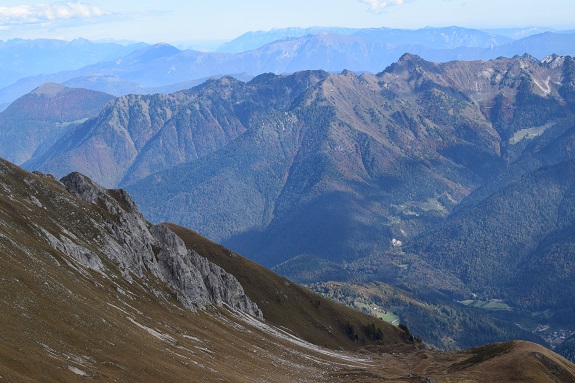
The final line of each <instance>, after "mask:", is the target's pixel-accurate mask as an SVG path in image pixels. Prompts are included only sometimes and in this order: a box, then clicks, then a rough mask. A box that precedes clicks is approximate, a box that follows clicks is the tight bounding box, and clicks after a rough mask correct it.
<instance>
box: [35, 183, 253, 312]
mask: <svg viewBox="0 0 575 383" xmlns="http://www.w3.org/2000/svg"><path fill="white" fill-rule="evenodd" d="M61 182H62V184H64V186H66V188H67V189H68V191H70V193H72V194H74V195H76V196H77V197H78V198H80V199H82V200H83V201H85V202H88V203H90V204H93V205H96V206H98V207H100V208H102V209H105V211H106V212H107V213H108V214H109V220H107V221H106V223H105V228H104V229H105V233H103V235H102V234H100V235H98V236H97V237H96V238H94V240H95V241H97V243H98V246H99V247H100V249H101V252H102V253H103V254H105V255H106V256H107V257H108V258H109V259H110V260H112V261H113V262H114V263H115V264H116V265H117V266H118V267H119V269H120V271H121V273H122V275H123V276H124V278H126V279H127V280H129V281H133V277H132V276H137V277H138V278H141V279H143V280H146V275H147V274H148V273H151V274H152V275H153V276H155V277H157V278H158V279H160V280H161V281H163V282H165V283H167V284H168V285H169V286H170V288H171V289H172V294H173V295H174V296H175V297H176V298H177V299H178V301H180V302H181V303H182V304H183V305H184V306H185V307H187V308H189V309H191V310H194V309H195V308H196V307H199V308H203V307H206V306H208V305H212V304H213V305H217V306H224V305H227V306H229V307H231V308H233V309H236V310H241V311H243V312H246V313H248V314H250V315H253V316H256V317H258V318H262V317H263V316H262V313H261V311H260V309H259V308H258V307H257V305H256V304H255V303H253V302H252V301H251V300H250V299H249V298H248V297H247V296H246V295H245V293H244V290H243V288H242V286H241V285H240V283H239V282H238V280H237V279H236V278H235V277H234V276H233V275H231V274H229V273H227V272H225V271H224V270H223V269H222V268H221V267H219V266H217V265H215V264H212V263H210V262H209V261H208V260H207V259H205V258H204V257H202V256H200V255H199V254H197V253H195V252H193V251H191V250H188V249H187V248H186V246H185V244H184V243H183V241H182V240H181V239H180V238H179V237H178V236H177V235H176V234H174V233H173V232H172V231H170V230H169V229H168V228H166V227H164V226H162V225H155V226H154V225H151V224H149V223H148V222H147V221H146V220H145V219H144V217H143V215H142V213H141V212H140V211H139V209H138V207H137V206H136V204H135V203H134V202H133V201H132V199H131V198H130V196H129V195H128V194H127V193H126V192H125V191H123V190H106V189H104V188H102V187H101V186H99V185H97V184H95V183H94V182H92V181H91V180H90V179H89V178H87V177H85V176H83V175H82V174H80V173H71V174H69V175H68V176H66V177H64V178H62V179H61ZM46 237H47V238H48V241H49V242H50V244H51V245H52V246H53V247H56V248H57V249H58V250H60V251H62V252H63V253H65V254H67V255H69V256H70V257H72V258H73V259H75V260H76V261H78V262H79V263H81V264H82V265H84V266H85V267H88V268H91V269H93V270H96V271H98V272H105V271H106V270H105V266H104V264H103V262H102V260H101V259H100V258H99V257H98V255H96V254H94V253H93V252H91V251H90V250H88V249H83V248H82V247H81V246H79V245H77V244H73V242H72V241H68V242H69V243H67V242H63V241H62V240H59V239H57V238H56V237H54V236H52V235H49V233H46ZM152 291H154V290H153V287H152ZM156 293H157V292H156Z"/></svg>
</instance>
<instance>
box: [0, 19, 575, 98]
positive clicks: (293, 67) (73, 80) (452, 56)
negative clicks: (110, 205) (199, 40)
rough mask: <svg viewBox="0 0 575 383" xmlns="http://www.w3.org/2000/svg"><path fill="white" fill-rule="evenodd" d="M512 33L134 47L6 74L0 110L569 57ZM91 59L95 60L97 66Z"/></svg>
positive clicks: (258, 38) (534, 37)
mask: <svg viewBox="0 0 575 383" xmlns="http://www.w3.org/2000/svg"><path fill="white" fill-rule="evenodd" d="M514 31H515V32H514V33H519V35H520V36H522V38H521V39H519V40H513V39H512V38H510V37H507V36H502V35H497V34H493V33H486V32H482V31H478V30H472V29H465V28H459V27H449V28H424V29H419V30H401V29H389V28H371V29H345V28H320V27H317V28H308V29H298V28H289V29H282V30H273V31H269V32H251V33H248V34H246V35H243V36H241V37H239V38H238V39H236V40H234V41H232V42H230V43H229V44H227V45H225V46H224V47H222V48H221V51H220V52H211V53H210V52H197V51H192V50H184V51H181V50H178V49H176V48H175V47H173V46H170V45H167V44H157V45H153V46H144V47H142V46H137V45H132V46H126V47H122V49H123V51H122V52H125V53H126V54H122V53H121V52H119V51H118V52H116V51H115V52H116V53H115V56H114V55H113V54H108V56H105V55H103V54H100V55H99V56H98V55H96V54H92V55H87V54H85V53H83V54H82V55H83V56H87V57H91V58H92V61H90V62H86V63H85V64H84V66H82V65H80V64H81V62H80V61H78V60H76V61H74V60H71V59H70V60H67V61H66V62H67V63H68V64H67V66H66V67H61V68H57V67H54V68H53V69H50V68H48V67H46V68H34V71H32V72H30V71H28V72H26V73H20V74H19V73H16V72H14V73H12V72H10V71H8V72H7V73H10V74H9V78H11V79H12V81H11V82H10V85H9V84H8V83H5V84H4V87H3V88H1V89H0V104H3V103H9V102H12V101H14V100H15V99H16V98H18V97H20V96H22V95H24V94H26V93H28V92H30V91H31V90H33V89H34V88H36V87H38V86H40V85H41V84H42V83H45V82H56V83H66V84H67V85H71V86H82V87H86V88H89V89H92V90H98V91H105V92H107V93H110V94H113V95H115V96H121V95H125V94H128V93H138V94H151V93H156V92H164V91H168V90H169V91H177V90H182V89H186V88H187V87H189V86H192V85H196V84H197V83H193V81H197V80H199V79H203V80H205V79H206V78H208V77H211V76H223V75H233V76H234V77H238V78H241V79H242V80H245V79H248V77H246V76H250V77H253V76H256V75H259V74H262V73H268V72H271V73H275V74H283V73H294V72H296V71H301V70H315V69H318V70H319V69H321V70H325V71H328V72H341V71H342V70H344V69H348V70H353V71H356V72H360V73H361V72H371V73H377V72H379V71H381V70H382V69H383V68H385V67H386V66H388V65H390V64H391V63H393V62H395V61H397V60H398V59H399V57H401V56H402V55H403V54H404V53H411V54H416V55H419V56H421V57H422V58H424V59H427V60H430V61H435V62H447V61H452V60H489V59H493V58H496V57H500V56H502V57H513V56H515V55H523V54H524V53H528V54H531V55H532V56H534V57H537V58H539V59H543V58H544V57H545V56H547V55H550V54H553V53H555V54H558V55H570V54H573V53H575V43H574V41H575V39H574V38H573V33H556V32H545V33H538V34H533V33H535V32H540V30H537V29H533V30H523V31H517V30H514ZM507 32H508V34H510V35H514V34H513V33H511V31H507ZM34 43H36V44H39V42H38V41H31V42H27V44H28V45H33V44H34ZM60 44H63V43H62V42H61V43H60ZM69 44H70V45H73V44H72V43H69ZM78 44H79V43H78V42H76V45H78ZM84 45H88V43H87V42H83V45H82V49H87V47H85V46H84ZM105 47H107V46H105ZM114 47H115V46H114ZM91 49H93V50H95V51H96V52H99V51H98V49H100V50H101V49H103V47H100V45H99V44H94V47H93V48H91ZM128 52H129V53H128ZM42 53H43V51H40V52H39V53H37V54H38V55H40V54H42ZM109 53H110V52H109ZM58 54H59V51H58V50H51V51H48V52H45V53H44V56H46V57H47V58H44V56H41V57H42V60H35V59H34V58H32V57H31V58H30V59H29V60H26V63H27V65H30V66H32V65H34V62H36V61H40V62H50V60H49V58H50V57H52V56H54V57H58V58H60V56H58ZM77 54H79V53H77ZM104 56H105V57H104ZM111 56H113V58H112V57H111ZM6 57H8V58H9V57H10V56H6ZM97 57H101V58H100V59H99V60H97ZM18 63H19V61H18V60H15V59H12V62H8V63H7V64H6V66H7V67H8V68H12V67H14V68H18ZM72 64H74V65H72ZM87 64H89V65H87ZM40 73H41V74H40ZM32 74H36V76H31V75H32ZM240 76H241V77H240ZM0 85H1V84H0Z"/></svg>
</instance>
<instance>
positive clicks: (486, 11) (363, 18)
mask: <svg viewBox="0 0 575 383" xmlns="http://www.w3.org/2000/svg"><path fill="white" fill-rule="evenodd" d="M451 25H457V26H463V27H471V28H501V27H525V26H532V25H536V26H545V27H553V28H557V29H575V1H573V0H277V1H275V0H204V1H198V0H181V1H180V0H161V1H160V0H89V1H88V0H87V1H84V0H80V1H58V2H54V1H50V0H38V1H23V0H2V1H1V3H0V40H8V39H11V38H16V37H22V38H39V37H46V38H61V39H66V40H71V39H73V38H77V37H84V38H87V39H90V40H99V39H125V40H137V41H145V42H149V43H155V42H160V41H164V42H168V43H173V44H174V43H175V44H177V43H182V42H187V41H202V40H231V39H232V38H234V37H237V36H239V35H241V34H242V33H245V32H247V31H253V30H269V29H272V28H282V27H290V26H296V27H308V26H342V27H392V28H409V29H415V28H422V27H425V26H451Z"/></svg>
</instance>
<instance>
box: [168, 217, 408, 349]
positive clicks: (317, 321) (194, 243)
mask: <svg viewBox="0 0 575 383" xmlns="http://www.w3.org/2000/svg"><path fill="white" fill-rule="evenodd" d="M165 225H166V226H167V227H169V228H170V229H171V230H172V231H174V232H175V233H176V234H178V235H179V236H180V237H181V238H182V239H183V240H184V242H185V243H186V245H187V246H188V248H190V249H192V250H195V251H196V252H198V253H199V254H201V255H203V256H204V257H206V258H208V259H209V260H210V261H212V262H214V263H216V264H218V265H220V266H221V267H223V268H224V269H225V270H226V271H227V272H229V273H231V274H233V275H234V276H235V277H236V278H238V280H239V281H240V283H241V284H242V286H243V287H244V289H245V291H246V294H247V295H248V296H249V297H250V298H251V299H252V300H253V301H255V302H256V303H257V304H258V306H259V307H260V308H261V309H262V311H263V313H264V318H265V319H266V320H267V321H268V322H269V323H271V324H273V325H275V326H279V327H283V328H288V329H290V331H292V332H293V333H294V334H296V335H297V336H300V337H301V338H303V339H305V340H307V341H309V342H312V343H314V344H318V345H322V346H327V347H332V348H339V347H345V348H353V347H354V346H357V344H356V343H355V342H354V341H353V339H352V338H351V337H350V336H349V335H348V334H347V333H346V331H345V326H346V325H347V324H348V323H350V324H351V325H352V326H353V327H354V329H355V330H356V331H357V333H358V336H359V337H360V338H361V339H364V340H367V339H368V338H369V337H368V334H367V333H366V332H365V331H363V329H364V327H365V326H366V325H368V324H370V323H376V325H377V326H379V327H381V328H382V330H383V331H384V333H385V336H384V343H385V344H393V343H399V342H402V337H403V336H404V334H403V332H401V331H400V330H398V329H397V328H396V327H394V326H391V325H389V324H387V323H385V322H383V321H381V320H379V319H377V318H374V317H371V316H369V315H366V314H364V313H361V312H359V311H356V310H353V309H350V308H347V307H345V306H343V305H340V304H337V303H335V302H332V301H330V300H327V299H325V298H323V297H321V296H320V295H317V294H315V293H313V292H311V291H309V290H307V289H305V288H303V287H301V286H298V285H296V284H294V283H292V282H291V281H289V280H287V279H285V278H283V277H280V276H278V275H276V274H274V273H273V272H271V271H269V270H268V269H266V268H264V267H263V266H260V265H259V264H257V263H255V262H252V261H250V260H248V259H246V258H244V257H242V256H240V255H237V254H235V253H233V252H231V251H230V250H228V249H226V248H225V247H223V246H221V245H218V244H216V243H214V242H211V241H210V240H208V239H206V238H204V237H202V236H201V235H199V234H198V233H196V232H194V231H192V230H190V229H187V228H184V227H182V226H178V225H175V224H171V223H166V224H165ZM368 343H369V342H368Z"/></svg>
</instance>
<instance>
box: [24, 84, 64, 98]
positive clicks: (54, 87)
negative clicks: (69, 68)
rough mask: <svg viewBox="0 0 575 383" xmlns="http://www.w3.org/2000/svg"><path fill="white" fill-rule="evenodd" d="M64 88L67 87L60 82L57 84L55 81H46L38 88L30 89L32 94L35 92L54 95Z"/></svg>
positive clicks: (39, 94) (41, 94) (40, 94)
mask: <svg viewBox="0 0 575 383" xmlns="http://www.w3.org/2000/svg"><path fill="white" fill-rule="evenodd" d="M66 89H69V88H68V87H66V86H64V85H62V84H57V83H55V82H47V83H45V84H42V85H40V86H39V87H38V88H36V89H34V90H33V91H32V94H36V95H38V96H49V97H54V96H56V95H57V94H60V93H61V92H63V91H64V90H66Z"/></svg>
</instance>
